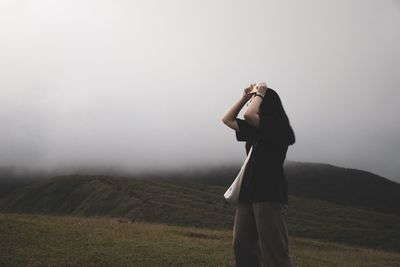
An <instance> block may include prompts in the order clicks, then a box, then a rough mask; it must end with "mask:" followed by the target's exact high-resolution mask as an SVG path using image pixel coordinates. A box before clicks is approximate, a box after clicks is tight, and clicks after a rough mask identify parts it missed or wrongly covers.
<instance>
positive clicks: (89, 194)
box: [0, 176, 400, 251]
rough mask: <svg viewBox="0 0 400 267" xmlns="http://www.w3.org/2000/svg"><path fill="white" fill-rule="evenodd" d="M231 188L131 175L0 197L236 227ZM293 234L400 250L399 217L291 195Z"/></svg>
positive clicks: (11, 202) (55, 207) (76, 180)
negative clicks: (226, 197)
mask: <svg viewBox="0 0 400 267" xmlns="http://www.w3.org/2000/svg"><path fill="white" fill-rule="evenodd" d="M225 190H226V188H225V187H221V186H211V185H204V184H196V183H188V182H167V181H156V180H152V181H150V180H139V179H132V178H128V177H107V176H60V177H54V178H51V179H47V180H42V181H40V182H37V183H35V184H30V185H27V186H25V187H22V188H19V189H17V190H15V191H14V192H12V193H10V194H8V195H6V196H4V197H3V198H2V199H0V211H1V212H17V213H35V214H52V215H75V216H109V217H124V218H127V219H128V220H129V221H131V222H133V221H142V222H157V223H164V224H169V225H181V226H192V227H207V228H211V229H232V227H233V217H234V207H233V206H231V205H229V204H228V203H226V202H225V200H224V199H223V193H224V192H225ZM288 215H289V218H288V219H289V221H288V223H289V234H290V235H295V236H299V237H306V238H315V239H321V240H329V241H334V242H341V243H344V244H350V245H359V246H364V247H370V248H378V249H387V250H395V251H399V250H400V217H399V216H395V215H390V214H384V213H380V212H374V211H368V210H363V209H359V208H353V207H348V206H342V205H338V204H334V203H330V202H327V201H321V200H316V199H307V198H302V197H295V196H289V213H288Z"/></svg>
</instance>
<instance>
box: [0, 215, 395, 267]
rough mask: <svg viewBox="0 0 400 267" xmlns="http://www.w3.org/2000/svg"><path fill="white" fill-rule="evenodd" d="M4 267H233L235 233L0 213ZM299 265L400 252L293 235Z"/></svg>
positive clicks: (357, 261) (390, 262) (352, 261)
mask: <svg viewBox="0 0 400 267" xmlns="http://www.w3.org/2000/svg"><path fill="white" fill-rule="evenodd" d="M0 240H1V242H0V266H233V250H232V230H231V229H225V230H224V229H209V228H201V227H190V226H173V225H166V224H161V223H144V222H128V220H127V219H126V218H117V217H115V218H110V217H101V216H97V217H81V216H70V215H68V216H67V215H65V216H53V215H33V214H16V213H1V214H0ZM289 251H290V254H291V257H292V261H293V263H294V266H300V267H314V266H315V267H316V266H318V267H321V266H326V267H331V266H332V267H333V266H352V267H357V266H360V267H361V266H362V267H368V266H388V267H389V266H399V264H398V263H399V262H400V253H397V252H387V251H383V250H374V249H367V248H360V247H356V246H347V245H343V244H339V243H334V242H329V241H322V240H317V239H309V238H303V237H294V236H289Z"/></svg>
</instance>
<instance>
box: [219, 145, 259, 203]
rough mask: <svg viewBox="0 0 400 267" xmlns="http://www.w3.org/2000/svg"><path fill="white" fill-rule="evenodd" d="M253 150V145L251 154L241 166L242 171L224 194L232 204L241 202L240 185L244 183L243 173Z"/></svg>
mask: <svg viewBox="0 0 400 267" xmlns="http://www.w3.org/2000/svg"><path fill="white" fill-rule="evenodd" d="M252 151H253V146H251V147H250V151H249V154H248V155H247V157H246V159H245V161H244V163H243V165H242V167H241V168H240V171H239V173H238V175H237V176H236V179H235V180H234V181H233V183H232V184H231V186H230V187H229V188H228V190H226V192H225V194H224V197H225V199H226V200H227V201H228V202H230V203H231V204H234V205H237V204H238V203H239V193H240V187H241V185H242V180H243V174H244V171H245V170H246V166H247V162H248V161H249V158H250V155H251V152H252Z"/></svg>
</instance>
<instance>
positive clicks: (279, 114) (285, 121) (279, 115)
mask: <svg viewBox="0 0 400 267" xmlns="http://www.w3.org/2000/svg"><path fill="white" fill-rule="evenodd" d="M260 112H261V113H262V114H263V115H265V116H272V117H273V118H274V119H275V122H276V127H278V130H279V136H278V138H279V139H280V140H281V141H282V142H284V143H285V144H287V145H293V144H294V143H295V142H296V136H295V134H294V131H293V129H292V126H291V125H290V122H289V118H288V116H287V115H286V112H285V109H284V108H283V105H282V101H281V99H280V97H279V95H278V93H277V92H276V91H275V90H273V89H272V88H269V87H268V89H267V92H266V94H265V96H264V99H263V101H262V102H261V106H260Z"/></svg>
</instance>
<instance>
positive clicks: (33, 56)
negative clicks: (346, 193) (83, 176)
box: [0, 0, 400, 181]
mask: <svg viewBox="0 0 400 267" xmlns="http://www.w3.org/2000/svg"><path fill="white" fill-rule="evenodd" d="M399 47H400V1H396V0H385V1H379V0H357V1H355V0H339V1H322V0H314V1H311V0H303V1H296V0H293V1H287V0H285V1H283V0H279V1H278V0H277V1H266V0H263V1H261V0H258V1H256V0H246V1H244V0H243V1H238V0H219V1H215V0H202V1H191V0H181V1H176V0H169V1H164V0H142V1H128V0H112V1H111V0H109V1H99V0H93V1H89V0H58V1H50V0H48V1H45V0H34V1H33V0H24V1H22V0H0V71H1V75H0V90H1V91H0V92H1V95H0V96H1V97H0V123H1V129H2V131H1V134H0V165H18V166H27V167H31V168H46V169H56V168H59V167H65V166H85V165H91V166H119V167H120V168H125V169H131V170H138V169H147V168H153V169H154V168H167V167H168V168H175V167H181V166H197V165H204V164H210V165H212V166H219V165H221V164H228V163H230V162H241V161H242V160H244V157H245V150H244V143H243V142H237V141H236V139H235V133H234V131H233V130H232V129H230V128H228V127H227V126H225V125H224V124H223V123H222V122H221V118H222V116H223V114H224V113H225V111H226V110H227V109H228V108H230V107H231V106H232V105H233V104H234V103H235V102H236V101H237V100H238V99H239V97H240V96H241V95H242V91H243V89H244V88H245V87H246V86H248V84H250V83H255V82H259V81H265V82H266V83H267V85H268V87H270V88H273V89H275V91H277V92H278V94H279V95H280V96H281V100H282V102H283V105H284V107H285V110H286V112H287V115H288V116H289V119H290V122H291V124H292V127H293V129H294V131H295V133H296V138H297V141H296V143H295V144H294V145H293V146H291V147H289V150H288V154H287V160H296V161H306V162H323V163H329V164H333V165H338V166H342V167H348V168H358V169H363V170H367V171H370V172H373V173H376V174H379V175H382V176H385V177H387V178H389V179H392V180H396V181H400V140H399V136H400V112H399V108H398V104H399V97H400V92H399V89H400V88H399V85H400V75H399V70H400V49H399ZM243 112H244V109H243V110H242V112H241V113H240V114H239V117H242V116H243Z"/></svg>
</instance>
